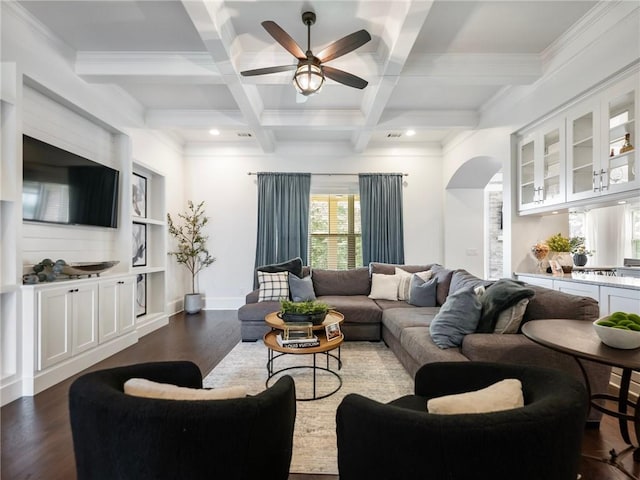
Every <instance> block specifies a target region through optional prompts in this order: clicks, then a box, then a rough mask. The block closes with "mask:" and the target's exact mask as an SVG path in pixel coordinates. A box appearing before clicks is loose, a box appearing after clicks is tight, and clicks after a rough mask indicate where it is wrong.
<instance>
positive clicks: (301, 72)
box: [293, 63, 324, 96]
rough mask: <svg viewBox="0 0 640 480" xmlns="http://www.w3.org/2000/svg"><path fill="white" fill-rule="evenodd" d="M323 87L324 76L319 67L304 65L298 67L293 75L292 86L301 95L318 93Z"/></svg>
mask: <svg viewBox="0 0 640 480" xmlns="http://www.w3.org/2000/svg"><path fill="white" fill-rule="evenodd" d="M323 85H324V74H323V73H322V68H320V66H319V65H314V64H313V63H304V64H302V65H299V66H298V68H297V69H296V73H295V74H294V75H293V86H294V87H295V88H296V90H297V91H298V93H300V94H301V95H305V96H309V95H313V94H315V93H318V92H319V91H320V89H321V88H322V86H323Z"/></svg>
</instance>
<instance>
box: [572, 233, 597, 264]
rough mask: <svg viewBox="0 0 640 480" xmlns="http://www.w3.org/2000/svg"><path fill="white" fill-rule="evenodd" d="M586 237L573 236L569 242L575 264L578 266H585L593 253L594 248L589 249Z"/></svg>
mask: <svg viewBox="0 0 640 480" xmlns="http://www.w3.org/2000/svg"><path fill="white" fill-rule="evenodd" d="M584 241H585V240H584V237H571V238H570V239H569V243H570V244H571V254H572V255H573V264H574V265H575V266H576V267H584V266H585V265H586V264H587V260H588V259H589V257H590V256H591V255H593V252H594V251H593V250H588V249H587V247H586V246H585V244H584Z"/></svg>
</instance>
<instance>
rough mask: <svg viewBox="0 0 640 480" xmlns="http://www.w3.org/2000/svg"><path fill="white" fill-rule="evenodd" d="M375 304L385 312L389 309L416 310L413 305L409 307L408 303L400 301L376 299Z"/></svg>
mask: <svg viewBox="0 0 640 480" xmlns="http://www.w3.org/2000/svg"><path fill="white" fill-rule="evenodd" d="M375 302H376V303H377V304H378V307H380V308H381V309H382V310H383V311H384V310H387V309H389V308H416V307H414V306H413V305H409V304H408V303H407V302H401V301H399V300H381V299H376V300H375Z"/></svg>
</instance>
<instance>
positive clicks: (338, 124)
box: [262, 110, 364, 131]
mask: <svg viewBox="0 0 640 480" xmlns="http://www.w3.org/2000/svg"><path fill="white" fill-rule="evenodd" d="M262 125H263V126H264V127H267V128H282V127H286V128H294V129H299V128H305V129H308V128H316V127H319V128H322V129H323V130H332V131H339V130H348V131H349V130H353V129H354V128H357V127H360V126H362V125H364V116H363V115H362V112H361V111H360V110H305V111H296V112H293V111H289V112H287V111H282V110H265V111H264V112H263V114H262Z"/></svg>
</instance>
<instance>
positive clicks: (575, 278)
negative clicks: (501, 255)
mask: <svg viewBox="0 0 640 480" xmlns="http://www.w3.org/2000/svg"><path fill="white" fill-rule="evenodd" d="M515 275H517V276H518V277H520V276H527V277H536V278H547V279H549V280H566V281H569V282H576V283H589V284H591V285H603V286H605V287H620V288H629V289H631V290H640V278H636V277H611V276H608V275H597V274H595V273H579V272H572V273H567V274H565V275H557V276H553V275H551V274H550V273H528V272H515Z"/></svg>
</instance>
